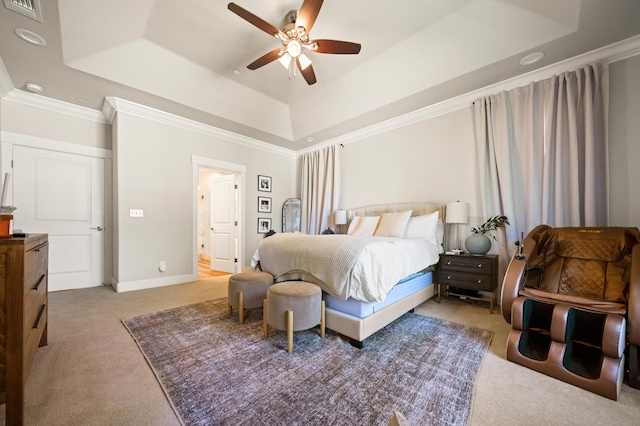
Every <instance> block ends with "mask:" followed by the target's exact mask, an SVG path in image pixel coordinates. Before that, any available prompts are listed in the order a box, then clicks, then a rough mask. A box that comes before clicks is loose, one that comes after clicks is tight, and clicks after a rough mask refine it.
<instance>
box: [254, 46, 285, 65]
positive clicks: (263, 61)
mask: <svg viewBox="0 0 640 426" xmlns="http://www.w3.org/2000/svg"><path fill="white" fill-rule="evenodd" d="M280 56H282V48H279V49H275V50H272V51H271V52H269V53H267V54H266V55H262V56H261V57H259V58H258V59H256V60H255V61H253V62H251V63H250V64H249V65H247V68H249V69H250V70H256V69H258V68H260V67H262V66H264V65H267V64H269V63H271V62H273V61H275V60H276V59H280Z"/></svg>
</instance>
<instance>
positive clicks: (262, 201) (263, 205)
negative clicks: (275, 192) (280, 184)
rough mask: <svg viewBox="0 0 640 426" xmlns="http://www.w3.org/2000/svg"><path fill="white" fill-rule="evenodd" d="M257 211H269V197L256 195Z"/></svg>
mask: <svg viewBox="0 0 640 426" xmlns="http://www.w3.org/2000/svg"><path fill="white" fill-rule="evenodd" d="M258 213H271V197H258Z"/></svg>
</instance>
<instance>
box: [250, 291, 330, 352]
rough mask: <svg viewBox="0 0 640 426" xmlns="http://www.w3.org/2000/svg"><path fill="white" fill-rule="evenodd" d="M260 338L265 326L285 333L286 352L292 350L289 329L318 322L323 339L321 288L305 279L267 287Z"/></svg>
mask: <svg viewBox="0 0 640 426" xmlns="http://www.w3.org/2000/svg"><path fill="white" fill-rule="evenodd" d="M263 315H264V317H263V318H264V319H263V323H262V325H263V328H264V337H267V336H268V335H269V326H271V327H273V328H275V329H277V330H286V332H287V352H289V353H291V351H293V332H294V331H301V330H308V329H310V328H313V327H315V326H316V325H318V324H320V338H324V300H322V290H321V289H320V287H318V286H317V285H315V284H311V283H308V282H305V281H284V282H281V283H277V284H274V285H272V286H271V287H269V290H268V291H267V298H266V299H265V300H264V307H263Z"/></svg>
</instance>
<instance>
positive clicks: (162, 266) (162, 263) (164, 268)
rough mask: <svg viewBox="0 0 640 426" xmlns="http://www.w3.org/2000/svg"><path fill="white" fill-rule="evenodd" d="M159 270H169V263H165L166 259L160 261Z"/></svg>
mask: <svg viewBox="0 0 640 426" xmlns="http://www.w3.org/2000/svg"><path fill="white" fill-rule="evenodd" d="M158 270H159V271H160V272H164V271H166V270H167V264H166V263H165V261H164V260H162V261H161V262H160V266H158Z"/></svg>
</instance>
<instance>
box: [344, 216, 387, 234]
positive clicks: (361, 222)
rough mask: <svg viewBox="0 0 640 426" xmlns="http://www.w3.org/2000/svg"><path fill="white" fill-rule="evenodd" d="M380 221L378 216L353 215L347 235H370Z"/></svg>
mask: <svg viewBox="0 0 640 426" xmlns="http://www.w3.org/2000/svg"><path fill="white" fill-rule="evenodd" d="M379 221H380V216H355V217H354V218H353V219H351V223H350V224H349V229H347V235H359V236H361V237H371V236H373V233H374V232H376V227H377V226H378V222H379Z"/></svg>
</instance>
